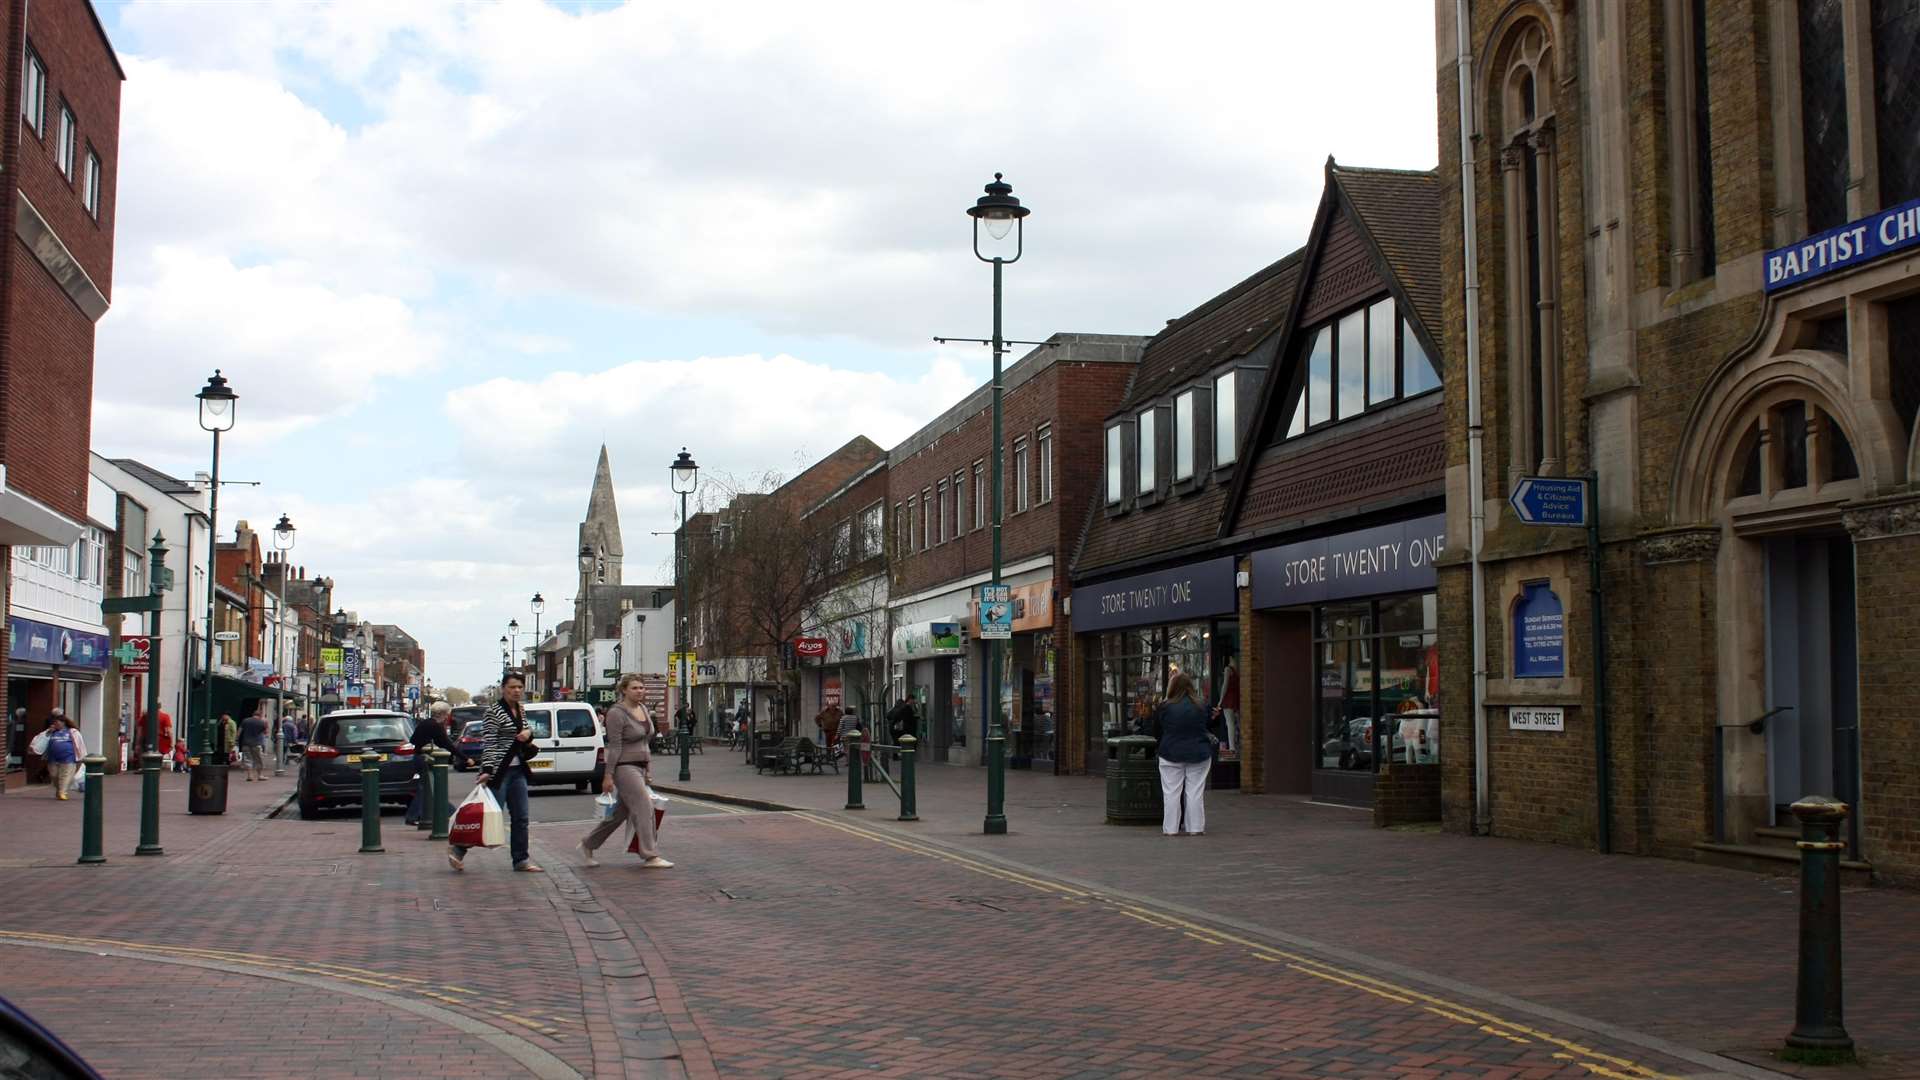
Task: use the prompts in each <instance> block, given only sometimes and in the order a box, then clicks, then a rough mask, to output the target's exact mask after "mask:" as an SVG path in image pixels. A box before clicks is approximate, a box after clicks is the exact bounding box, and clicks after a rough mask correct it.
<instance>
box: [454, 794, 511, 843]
mask: <svg viewBox="0 0 1920 1080" xmlns="http://www.w3.org/2000/svg"><path fill="white" fill-rule="evenodd" d="M447 842H448V843H451V844H452V845H453V846H454V847H465V848H475V847H499V846H500V845H501V844H504V843H506V842H507V822H506V817H505V815H503V814H502V813H501V812H500V801H499V800H498V799H495V798H494V797H493V792H492V791H491V790H489V789H488V788H487V786H486V785H485V784H478V785H475V787H474V789H473V794H471V795H468V796H467V801H466V802H463V803H461V804H460V806H459V808H458V809H456V810H455V811H454V812H453V828H452V829H451V830H450V831H449V832H448V834H447Z"/></svg>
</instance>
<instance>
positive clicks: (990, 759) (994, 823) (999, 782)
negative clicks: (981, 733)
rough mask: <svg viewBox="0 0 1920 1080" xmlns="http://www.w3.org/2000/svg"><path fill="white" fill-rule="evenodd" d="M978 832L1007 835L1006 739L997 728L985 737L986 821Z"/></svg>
mask: <svg viewBox="0 0 1920 1080" xmlns="http://www.w3.org/2000/svg"><path fill="white" fill-rule="evenodd" d="M980 831H981V832H983V833H985V834H987V835H988V836H1005V835H1006V833H1007V737H1006V735H1005V734H1003V733H1002V732H1001V731H1000V729H999V728H997V727H996V728H995V729H994V731H993V733H992V734H991V735H988V736H987V819H986V821H985V822H984V823H983V824H982V825H981V827H980Z"/></svg>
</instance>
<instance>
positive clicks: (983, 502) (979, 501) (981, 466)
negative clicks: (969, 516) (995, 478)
mask: <svg viewBox="0 0 1920 1080" xmlns="http://www.w3.org/2000/svg"><path fill="white" fill-rule="evenodd" d="M992 512H993V510H992V508H991V507H989V506H988V505H987V459H986V458H981V459H980V460H978V461H975V462H974V463H973V527H974V528H976V529H980V528H985V527H986V526H987V525H989V524H991V521H990V519H989V515H990V514H992Z"/></svg>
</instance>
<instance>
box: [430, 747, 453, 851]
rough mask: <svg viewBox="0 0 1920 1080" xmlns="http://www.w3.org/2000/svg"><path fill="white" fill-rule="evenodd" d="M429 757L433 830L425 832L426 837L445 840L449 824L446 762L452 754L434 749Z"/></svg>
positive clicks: (450, 759)
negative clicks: (431, 779) (431, 777)
mask: <svg viewBox="0 0 1920 1080" xmlns="http://www.w3.org/2000/svg"><path fill="white" fill-rule="evenodd" d="M429 757H430V759H431V760H432V761H433V765H432V768H433V783H432V784H431V785H430V787H431V790H432V791H433V831H432V832H430V833H428V834H427V839H429V840H445V839H446V838H447V827H448V826H449V825H450V824H451V822H450V821H449V820H448V818H449V817H450V816H451V815H450V814H449V813H448V812H447V811H448V807H447V763H448V762H449V761H452V760H453V755H452V754H449V753H447V752H446V751H445V750H435V751H434V752H433V753H432V754H431V755H429Z"/></svg>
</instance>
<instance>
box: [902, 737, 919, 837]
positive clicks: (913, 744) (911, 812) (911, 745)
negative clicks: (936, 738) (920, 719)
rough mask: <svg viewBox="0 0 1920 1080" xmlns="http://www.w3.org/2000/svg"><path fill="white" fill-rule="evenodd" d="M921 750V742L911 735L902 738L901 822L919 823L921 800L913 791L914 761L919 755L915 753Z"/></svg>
mask: <svg viewBox="0 0 1920 1080" xmlns="http://www.w3.org/2000/svg"><path fill="white" fill-rule="evenodd" d="M919 748H920V740H919V739H916V738H914V737H913V736H911V735H902V736H900V820H901V821H919V820H920V814H919V799H918V797H917V796H916V795H915V794H914V790H913V759H914V758H916V757H918V756H919V755H918V754H916V753H914V751H916V750H918V749H919Z"/></svg>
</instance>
